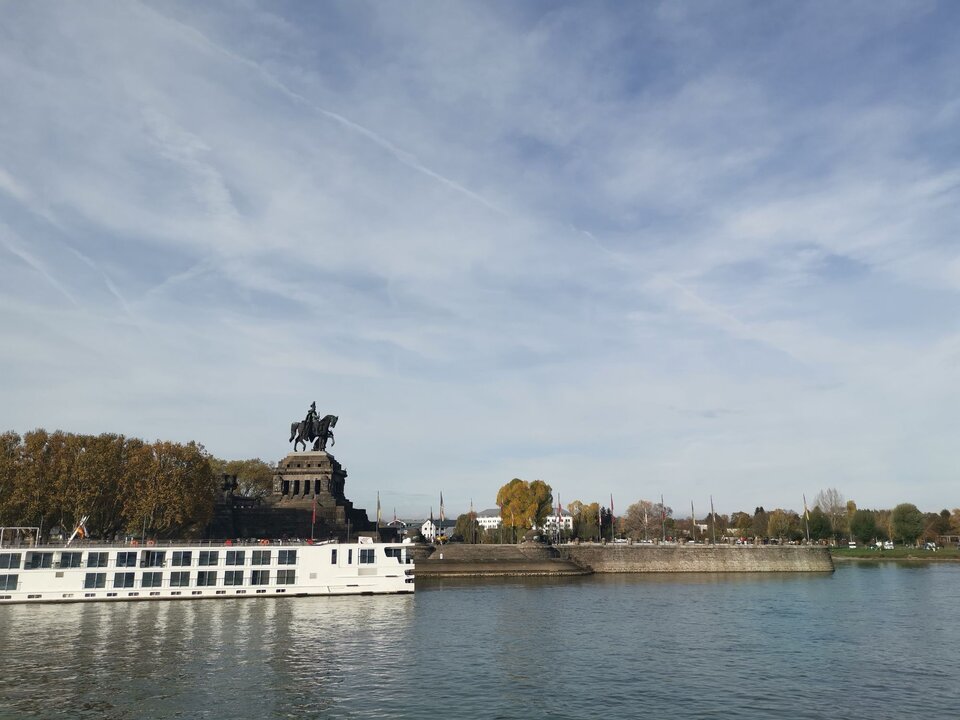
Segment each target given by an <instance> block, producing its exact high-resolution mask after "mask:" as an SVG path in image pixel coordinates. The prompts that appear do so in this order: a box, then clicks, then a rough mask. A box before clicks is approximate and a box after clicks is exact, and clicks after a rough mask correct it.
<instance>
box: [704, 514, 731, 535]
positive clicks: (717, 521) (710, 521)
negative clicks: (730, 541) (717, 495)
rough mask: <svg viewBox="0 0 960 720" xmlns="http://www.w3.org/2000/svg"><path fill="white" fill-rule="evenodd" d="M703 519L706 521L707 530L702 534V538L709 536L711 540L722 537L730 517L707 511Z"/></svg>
mask: <svg viewBox="0 0 960 720" xmlns="http://www.w3.org/2000/svg"><path fill="white" fill-rule="evenodd" d="M705 520H706V523H707V532H706V534H705V535H704V540H706V539H707V538H709V539H710V541H711V542H713V541H714V540H715V539H716V538H718V537H720V538H722V537H723V535H724V533H726V531H727V527H729V525H730V518H728V517H727V516H726V515H718V514H717V513H715V512H712V513H707V517H706V518H705Z"/></svg>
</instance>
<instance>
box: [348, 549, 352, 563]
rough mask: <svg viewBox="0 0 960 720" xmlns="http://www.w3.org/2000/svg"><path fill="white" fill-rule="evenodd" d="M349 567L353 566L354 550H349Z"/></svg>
mask: <svg viewBox="0 0 960 720" xmlns="http://www.w3.org/2000/svg"><path fill="white" fill-rule="evenodd" d="M347 565H353V548H350V549H349V550H347Z"/></svg>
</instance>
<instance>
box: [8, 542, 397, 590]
mask: <svg viewBox="0 0 960 720" xmlns="http://www.w3.org/2000/svg"><path fill="white" fill-rule="evenodd" d="M413 567H414V566H413V561H412V558H411V557H410V555H409V546H408V545H403V544H400V543H375V542H372V541H369V540H368V539H367V538H361V539H360V541H359V542H353V543H323V544H316V545H315V544H309V543H269V544H267V543H264V542H263V541H261V543H250V544H223V543H221V544H210V543H195V544H181V543H176V544H158V545H152V544H151V545H146V546H143V545H135V544H122V545H120V544H117V545H98V544H87V543H84V544H83V545H76V546H71V547H49V546H39V547H0V605H5V604H10V603H41V602H96V601H116V600H190V599H202V598H248V597H289V596H305V595H379V594H385V593H412V592H413V591H414V578H413Z"/></svg>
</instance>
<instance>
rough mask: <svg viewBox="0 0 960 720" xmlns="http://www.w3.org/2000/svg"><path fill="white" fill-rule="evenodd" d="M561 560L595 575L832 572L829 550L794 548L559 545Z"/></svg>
mask: <svg viewBox="0 0 960 720" xmlns="http://www.w3.org/2000/svg"><path fill="white" fill-rule="evenodd" d="M560 555H561V557H564V558H566V559H568V560H570V561H572V562H574V563H576V564H577V565H580V566H582V567H584V568H587V569H589V570H592V571H593V572H597V573H678V572H833V560H832V559H831V557H830V551H829V550H828V549H827V548H825V547H804V546H793V545H785V546H779V545H765V546H759V547H753V546H743V545H741V546H731V545H697V546H689V545H563V546H561V548H560Z"/></svg>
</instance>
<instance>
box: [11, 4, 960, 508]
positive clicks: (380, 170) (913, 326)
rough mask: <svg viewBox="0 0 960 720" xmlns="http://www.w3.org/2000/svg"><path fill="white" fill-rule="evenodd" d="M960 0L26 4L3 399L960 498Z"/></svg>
mask: <svg viewBox="0 0 960 720" xmlns="http://www.w3.org/2000/svg"><path fill="white" fill-rule="evenodd" d="M958 68H960V4H957V3H954V2H942V3H938V2H924V1H922V0H919V1H911V2H895V1H893V0H883V1H882V2H875V1H874V0H871V1H869V2H854V1H851V2H843V3H833V2H820V1H818V2H792V1H791V2H775V1H770V2H766V1H765V2H734V1H729V2H706V1H704V2H699V1H698V2H663V3H657V2H644V3H619V2H609V3H603V2H590V3H563V2H538V1H530V2H523V3H515V2H507V1H499V2H497V1H494V2H451V1H446V0H444V1H440V0H435V1H434V2H403V3H396V2H375V3H366V2H355V1H353V0H351V1H350V2H302V3H291V2H272V1H271V2H262V3H261V2H255V1H252V0H248V1H246V2H235V1H233V0H231V2H205V3H194V2H187V1H184V2H177V1H176V0H164V1H163V2H157V3H151V2H135V1H132V0H131V1H130V2H123V3H117V2H96V1H91V2H84V3H69V2H44V3H24V2H16V1H13V0H0V104H2V112H0V429H2V430H15V431H17V432H20V433H23V432H26V431H29V430H31V429H33V428H37V427H45V428H47V429H50V430H52V429H62V430H65V431H70V432H76V433H94V434H98V433H103V432H112V433H121V434H124V435H128V436H136V437H143V438H146V439H150V440H152V439H164V440H175V441H181V442H186V441H190V440H195V441H198V442H200V443H202V444H203V445H204V446H205V448H206V449H207V450H208V451H209V452H210V453H212V454H213V455H215V456H217V457H222V458H228V459H241V458H251V457H260V458H263V459H264V460H266V461H269V462H276V461H278V460H279V459H281V458H282V457H284V456H285V455H286V453H287V452H289V451H290V448H291V445H290V444H289V443H288V441H287V440H288V437H289V430H288V429H289V427H290V423H291V422H293V421H295V420H299V419H302V418H303V417H304V415H305V414H306V411H307V409H308V407H309V405H310V402H312V401H316V403H317V409H318V411H319V412H320V414H321V415H325V414H328V413H329V414H334V415H337V416H338V417H339V422H338V425H337V428H336V430H335V432H336V444H335V446H333V447H332V448H331V449H332V451H333V453H334V454H335V456H336V457H337V459H338V460H339V461H340V462H341V463H342V464H343V465H344V466H345V467H346V469H347V471H348V473H349V476H348V479H347V485H346V493H347V495H348V497H350V498H351V499H352V500H353V501H354V502H355V504H357V505H359V506H361V507H366V508H367V509H368V510H369V511H372V509H373V508H374V507H375V505H376V497H377V493H378V492H379V493H380V497H381V501H382V505H383V508H384V512H385V514H386V515H388V516H389V515H390V514H391V513H392V511H393V510H394V509H396V512H397V514H398V515H400V516H402V517H404V516H405V517H425V516H426V515H427V514H428V512H429V511H430V509H431V507H432V509H433V511H434V512H437V511H438V510H439V495H440V493H441V492H442V493H443V495H444V500H445V504H446V511H447V515H448V516H450V515H452V514H456V513H458V512H463V511H465V510H466V509H467V508H468V507H469V505H470V503H471V501H472V502H473V504H474V506H475V507H476V508H477V509H482V508H488V507H492V506H493V505H494V500H495V497H496V493H497V490H498V488H499V487H500V486H501V485H503V484H504V483H506V482H508V481H509V480H510V479H512V478H514V477H520V478H523V479H526V480H534V479H542V480H544V481H545V482H547V483H548V484H550V485H551V486H552V488H553V490H554V494H555V495H556V494H558V493H559V497H560V500H561V502H562V503H563V504H564V505H566V504H568V503H569V502H572V501H573V500H577V499H579V500H582V501H584V502H596V501H601V502H603V504H605V505H609V502H610V498H611V496H612V498H613V500H614V503H615V511H616V512H617V513H618V514H619V512H620V511H621V510H623V509H625V508H626V507H627V506H628V505H629V504H630V503H632V502H635V501H637V500H639V499H641V498H643V499H652V500H659V498H660V496H661V495H662V496H663V497H664V500H665V502H666V504H667V505H669V506H671V507H673V508H674V509H675V510H676V512H677V514H683V513H685V512H686V510H685V508H689V506H690V503H691V502H693V503H694V505H695V507H696V508H697V510H696V512H697V513H698V514H704V513H705V512H706V511H707V510H708V509H709V503H710V498H711V496H712V498H713V501H714V503H715V507H716V510H717V511H718V512H724V513H729V512H733V511H737V510H747V511H749V512H752V511H753V509H754V507H756V506H758V505H762V506H764V507H765V508H766V509H768V510H770V509H772V508H775V507H783V508H787V509H795V510H799V509H802V506H803V496H804V495H806V497H807V499H808V500H811V501H812V499H813V497H814V496H815V495H816V494H817V492H818V491H820V490H821V489H825V488H836V489H838V490H839V491H840V492H841V493H842V494H843V495H844V496H845V497H846V498H847V499H852V500H854V501H855V502H856V503H857V505H858V506H859V507H870V508H883V507H887V508H889V507H892V506H894V505H896V504H897V503H901V502H912V503H914V504H916V505H918V506H919V507H920V508H921V509H922V510H925V511H936V510H940V509H941V508H944V507H946V508H954V507H957V506H960V483H958V481H957V480H958V471H960V463H958V456H960V442H958V440H957V438H958V437H960V410H958V408H960V382H958V380H960V377H958V370H960V72H958Z"/></svg>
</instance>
